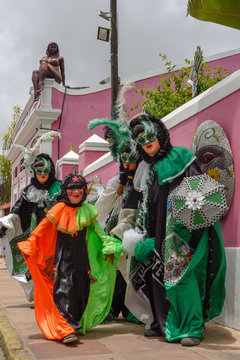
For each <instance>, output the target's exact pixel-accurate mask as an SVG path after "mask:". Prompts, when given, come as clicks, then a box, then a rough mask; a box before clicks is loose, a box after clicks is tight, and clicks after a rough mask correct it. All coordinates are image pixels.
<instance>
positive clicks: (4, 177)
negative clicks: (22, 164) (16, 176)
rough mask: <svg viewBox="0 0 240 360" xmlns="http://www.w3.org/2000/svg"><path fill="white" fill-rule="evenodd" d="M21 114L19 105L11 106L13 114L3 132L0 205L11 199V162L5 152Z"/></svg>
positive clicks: (0, 156) (9, 145) (0, 159)
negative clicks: (6, 128)
mask: <svg viewBox="0 0 240 360" xmlns="http://www.w3.org/2000/svg"><path fill="white" fill-rule="evenodd" d="M20 115H21V108H20V106H18V105H16V106H14V107H13V115H12V120H11V123H10V125H9V126H8V131H7V132H6V133H4V134H3V138H2V140H3V147H2V155H0V205H3V204H6V203H8V202H9V201H10V199H11V182H12V181H11V180H12V163H11V161H10V160H8V159H7V156H6V153H7V151H8V150H9V149H10V147H11V145H12V143H13V137H12V133H13V130H14V128H15V126H16V123H17V121H18V120H19V118H20Z"/></svg>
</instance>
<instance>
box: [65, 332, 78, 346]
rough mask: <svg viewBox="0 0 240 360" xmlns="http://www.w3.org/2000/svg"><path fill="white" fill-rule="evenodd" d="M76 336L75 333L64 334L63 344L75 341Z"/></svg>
mask: <svg viewBox="0 0 240 360" xmlns="http://www.w3.org/2000/svg"><path fill="white" fill-rule="evenodd" d="M77 339H78V338H77V336H76V335H75V334H69V335H66V336H65V337H64V338H63V341H62V342H63V344H69V343H72V342H75V341H77Z"/></svg>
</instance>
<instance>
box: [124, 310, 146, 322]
mask: <svg viewBox="0 0 240 360" xmlns="http://www.w3.org/2000/svg"><path fill="white" fill-rule="evenodd" d="M126 320H127V321H129V322H131V323H133V324H142V322H141V321H140V320H138V319H137V318H136V317H135V316H134V315H133V314H132V313H131V312H130V311H129V312H128V314H127V317H126Z"/></svg>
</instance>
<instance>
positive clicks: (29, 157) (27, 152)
mask: <svg viewBox="0 0 240 360" xmlns="http://www.w3.org/2000/svg"><path fill="white" fill-rule="evenodd" d="M51 136H58V137H59V138H60V139H61V134H60V133H59V132H58V131H54V130H53V131H48V132H47V133H45V134H43V135H42V136H40V138H39V139H37V141H36V143H35V144H34V146H33V147H32V148H30V149H28V148H26V147H24V146H23V145H18V144H14V146H15V147H16V148H18V149H20V150H21V151H22V153H23V157H24V162H23V166H25V168H26V169H30V167H31V165H32V163H33V162H34V160H35V157H36V155H37V154H36V153H37V150H38V148H39V146H40V144H41V142H42V141H46V140H48V139H49V138H51Z"/></svg>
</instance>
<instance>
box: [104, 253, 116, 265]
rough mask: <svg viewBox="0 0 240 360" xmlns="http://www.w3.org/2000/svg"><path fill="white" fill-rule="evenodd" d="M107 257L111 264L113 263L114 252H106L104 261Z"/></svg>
mask: <svg viewBox="0 0 240 360" xmlns="http://www.w3.org/2000/svg"><path fill="white" fill-rule="evenodd" d="M107 259H109V260H110V262H111V264H113V260H114V254H108V255H106V257H105V260H104V261H107Z"/></svg>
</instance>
